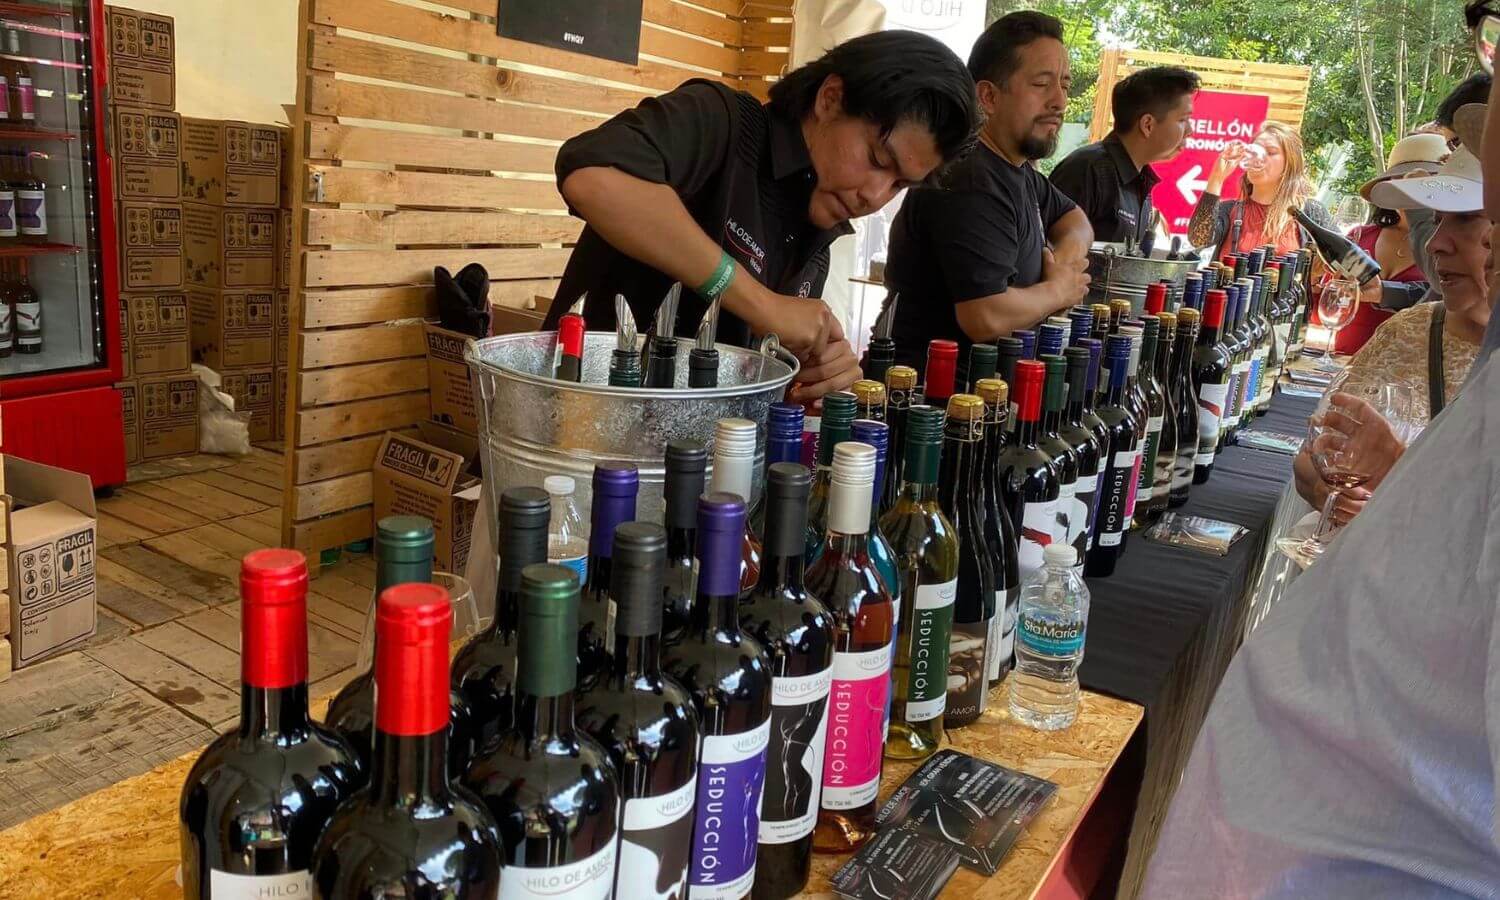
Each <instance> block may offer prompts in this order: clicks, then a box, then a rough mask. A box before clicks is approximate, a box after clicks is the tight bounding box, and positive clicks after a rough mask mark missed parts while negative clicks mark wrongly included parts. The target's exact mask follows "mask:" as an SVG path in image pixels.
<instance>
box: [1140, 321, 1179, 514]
mask: <svg viewBox="0 0 1500 900" xmlns="http://www.w3.org/2000/svg"><path fill="white" fill-rule="evenodd" d="M1156 319H1157V321H1158V322H1160V323H1161V324H1160V327H1159V328H1158V329H1157V337H1156V360H1155V365H1154V366H1153V367H1152V372H1151V385H1150V388H1154V390H1155V395H1154V396H1153V394H1152V393H1151V391H1150V390H1149V389H1148V392H1147V396H1148V397H1151V398H1152V400H1151V402H1152V405H1153V412H1155V403H1156V401H1155V397H1160V399H1161V407H1160V415H1161V430H1160V431H1159V432H1158V437H1157V441H1156V447H1155V448H1154V449H1155V451H1156V452H1155V453H1154V454H1153V455H1152V457H1151V460H1150V463H1149V466H1148V464H1147V463H1144V462H1143V463H1141V470H1142V471H1143V472H1144V471H1145V470H1146V469H1147V468H1148V467H1149V468H1150V470H1151V496H1150V498H1149V499H1148V500H1147V503H1146V506H1145V507H1144V509H1145V513H1144V517H1143V518H1144V521H1146V522H1154V521H1155V520H1156V519H1158V518H1160V517H1161V514H1162V513H1164V512H1166V511H1167V504H1168V502H1169V500H1170V496H1171V492H1172V467H1173V466H1174V465H1175V464H1176V461H1177V420H1178V416H1177V404H1176V402H1175V401H1174V400H1173V398H1172V348H1173V346H1174V344H1175V343H1176V339H1177V315H1176V314H1175V313H1169V312H1163V313H1157V315H1156ZM1141 510H1142V506H1141V504H1140V501H1139V500H1137V501H1136V513H1137V515H1138V516H1139V515H1140V514H1141Z"/></svg>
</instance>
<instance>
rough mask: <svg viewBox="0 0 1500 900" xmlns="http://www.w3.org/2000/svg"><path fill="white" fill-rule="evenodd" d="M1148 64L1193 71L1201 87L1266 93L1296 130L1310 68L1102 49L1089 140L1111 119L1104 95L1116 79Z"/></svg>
mask: <svg viewBox="0 0 1500 900" xmlns="http://www.w3.org/2000/svg"><path fill="white" fill-rule="evenodd" d="M1150 66H1181V67H1182V68H1184V69H1188V70H1189V71H1192V72H1196V73H1197V74H1198V77H1199V78H1200V79H1202V81H1203V87H1204V88H1207V89H1209V90H1214V91H1232V92H1236V93H1241V94H1263V95H1265V96H1267V97H1270V98H1271V109H1270V112H1269V113H1268V115H1269V116H1270V118H1272V119H1274V120H1276V121H1277V122H1284V123H1285V124H1287V125H1290V126H1292V128H1294V129H1299V130H1300V129H1301V127H1302V117H1303V115H1304V114H1305V113H1306V111H1307V86H1308V82H1309V81H1311V79H1312V69H1311V68H1309V67H1307V66H1286V65H1279V64H1276V63H1260V62H1248V61H1245V60H1239V59H1214V58H1212V57H1208V56H1187V55H1184V54H1181V53H1156V52H1153V51H1150V50H1120V49H1107V50H1105V51H1104V52H1103V53H1102V54H1100V56H1099V87H1098V93H1097V94H1095V96H1094V118H1093V122H1092V124H1091V126H1090V129H1089V133H1090V137H1089V139H1090V140H1094V141H1097V140H1101V139H1103V137H1104V136H1105V135H1106V134H1108V133H1109V129H1110V128H1111V127H1112V125H1113V124H1114V117H1113V116H1112V115H1111V113H1110V94H1111V93H1113V92H1114V89H1115V85H1116V84H1117V83H1118V82H1119V81H1120V79H1122V78H1124V77H1125V76H1127V75H1129V74H1131V73H1132V72H1136V71H1139V70H1140V69H1145V68H1148V67H1150Z"/></svg>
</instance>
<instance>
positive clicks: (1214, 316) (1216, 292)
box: [1203, 288, 1229, 328]
mask: <svg viewBox="0 0 1500 900" xmlns="http://www.w3.org/2000/svg"><path fill="white" fill-rule="evenodd" d="M1228 302H1229V295H1228V294H1227V293H1225V292H1224V291H1223V290H1220V289H1219V288H1215V289H1213V290H1211V291H1209V292H1208V296H1207V297H1205V298H1204V300H1203V324H1204V325H1206V326H1208V327H1209V328H1219V327H1221V326H1222V325H1223V324H1224V305H1225V304H1226V303H1228Z"/></svg>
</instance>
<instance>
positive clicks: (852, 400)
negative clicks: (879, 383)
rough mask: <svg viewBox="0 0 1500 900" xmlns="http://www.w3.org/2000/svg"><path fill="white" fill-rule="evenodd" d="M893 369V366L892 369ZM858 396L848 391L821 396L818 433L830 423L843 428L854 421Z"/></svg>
mask: <svg viewBox="0 0 1500 900" xmlns="http://www.w3.org/2000/svg"><path fill="white" fill-rule="evenodd" d="M892 371H894V368H893V369H892ZM858 402H859V401H858V398H857V397H855V396H854V394H853V393H851V392H849V391H834V392H833V393H831V394H829V395H827V396H826V397H824V398H823V423H822V425H821V426H820V429H819V433H822V431H823V430H826V429H827V428H828V427H829V426H830V425H832V426H834V427H838V426H840V425H842V426H843V427H844V428H848V427H849V423H850V422H853V421H854V409H855V406H856V405H857V404H858Z"/></svg>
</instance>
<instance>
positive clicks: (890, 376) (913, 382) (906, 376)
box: [885, 366, 917, 391]
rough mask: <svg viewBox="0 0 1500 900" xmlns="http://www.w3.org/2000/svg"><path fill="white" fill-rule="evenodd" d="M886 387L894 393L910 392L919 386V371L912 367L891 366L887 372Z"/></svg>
mask: <svg viewBox="0 0 1500 900" xmlns="http://www.w3.org/2000/svg"><path fill="white" fill-rule="evenodd" d="M885 386H886V387H887V388H889V389H891V390H893V391H910V390H914V389H915V388H916V386H917V370H916V369H913V368H912V367H911V366H891V367H890V368H889V369H886V370H885Z"/></svg>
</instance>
